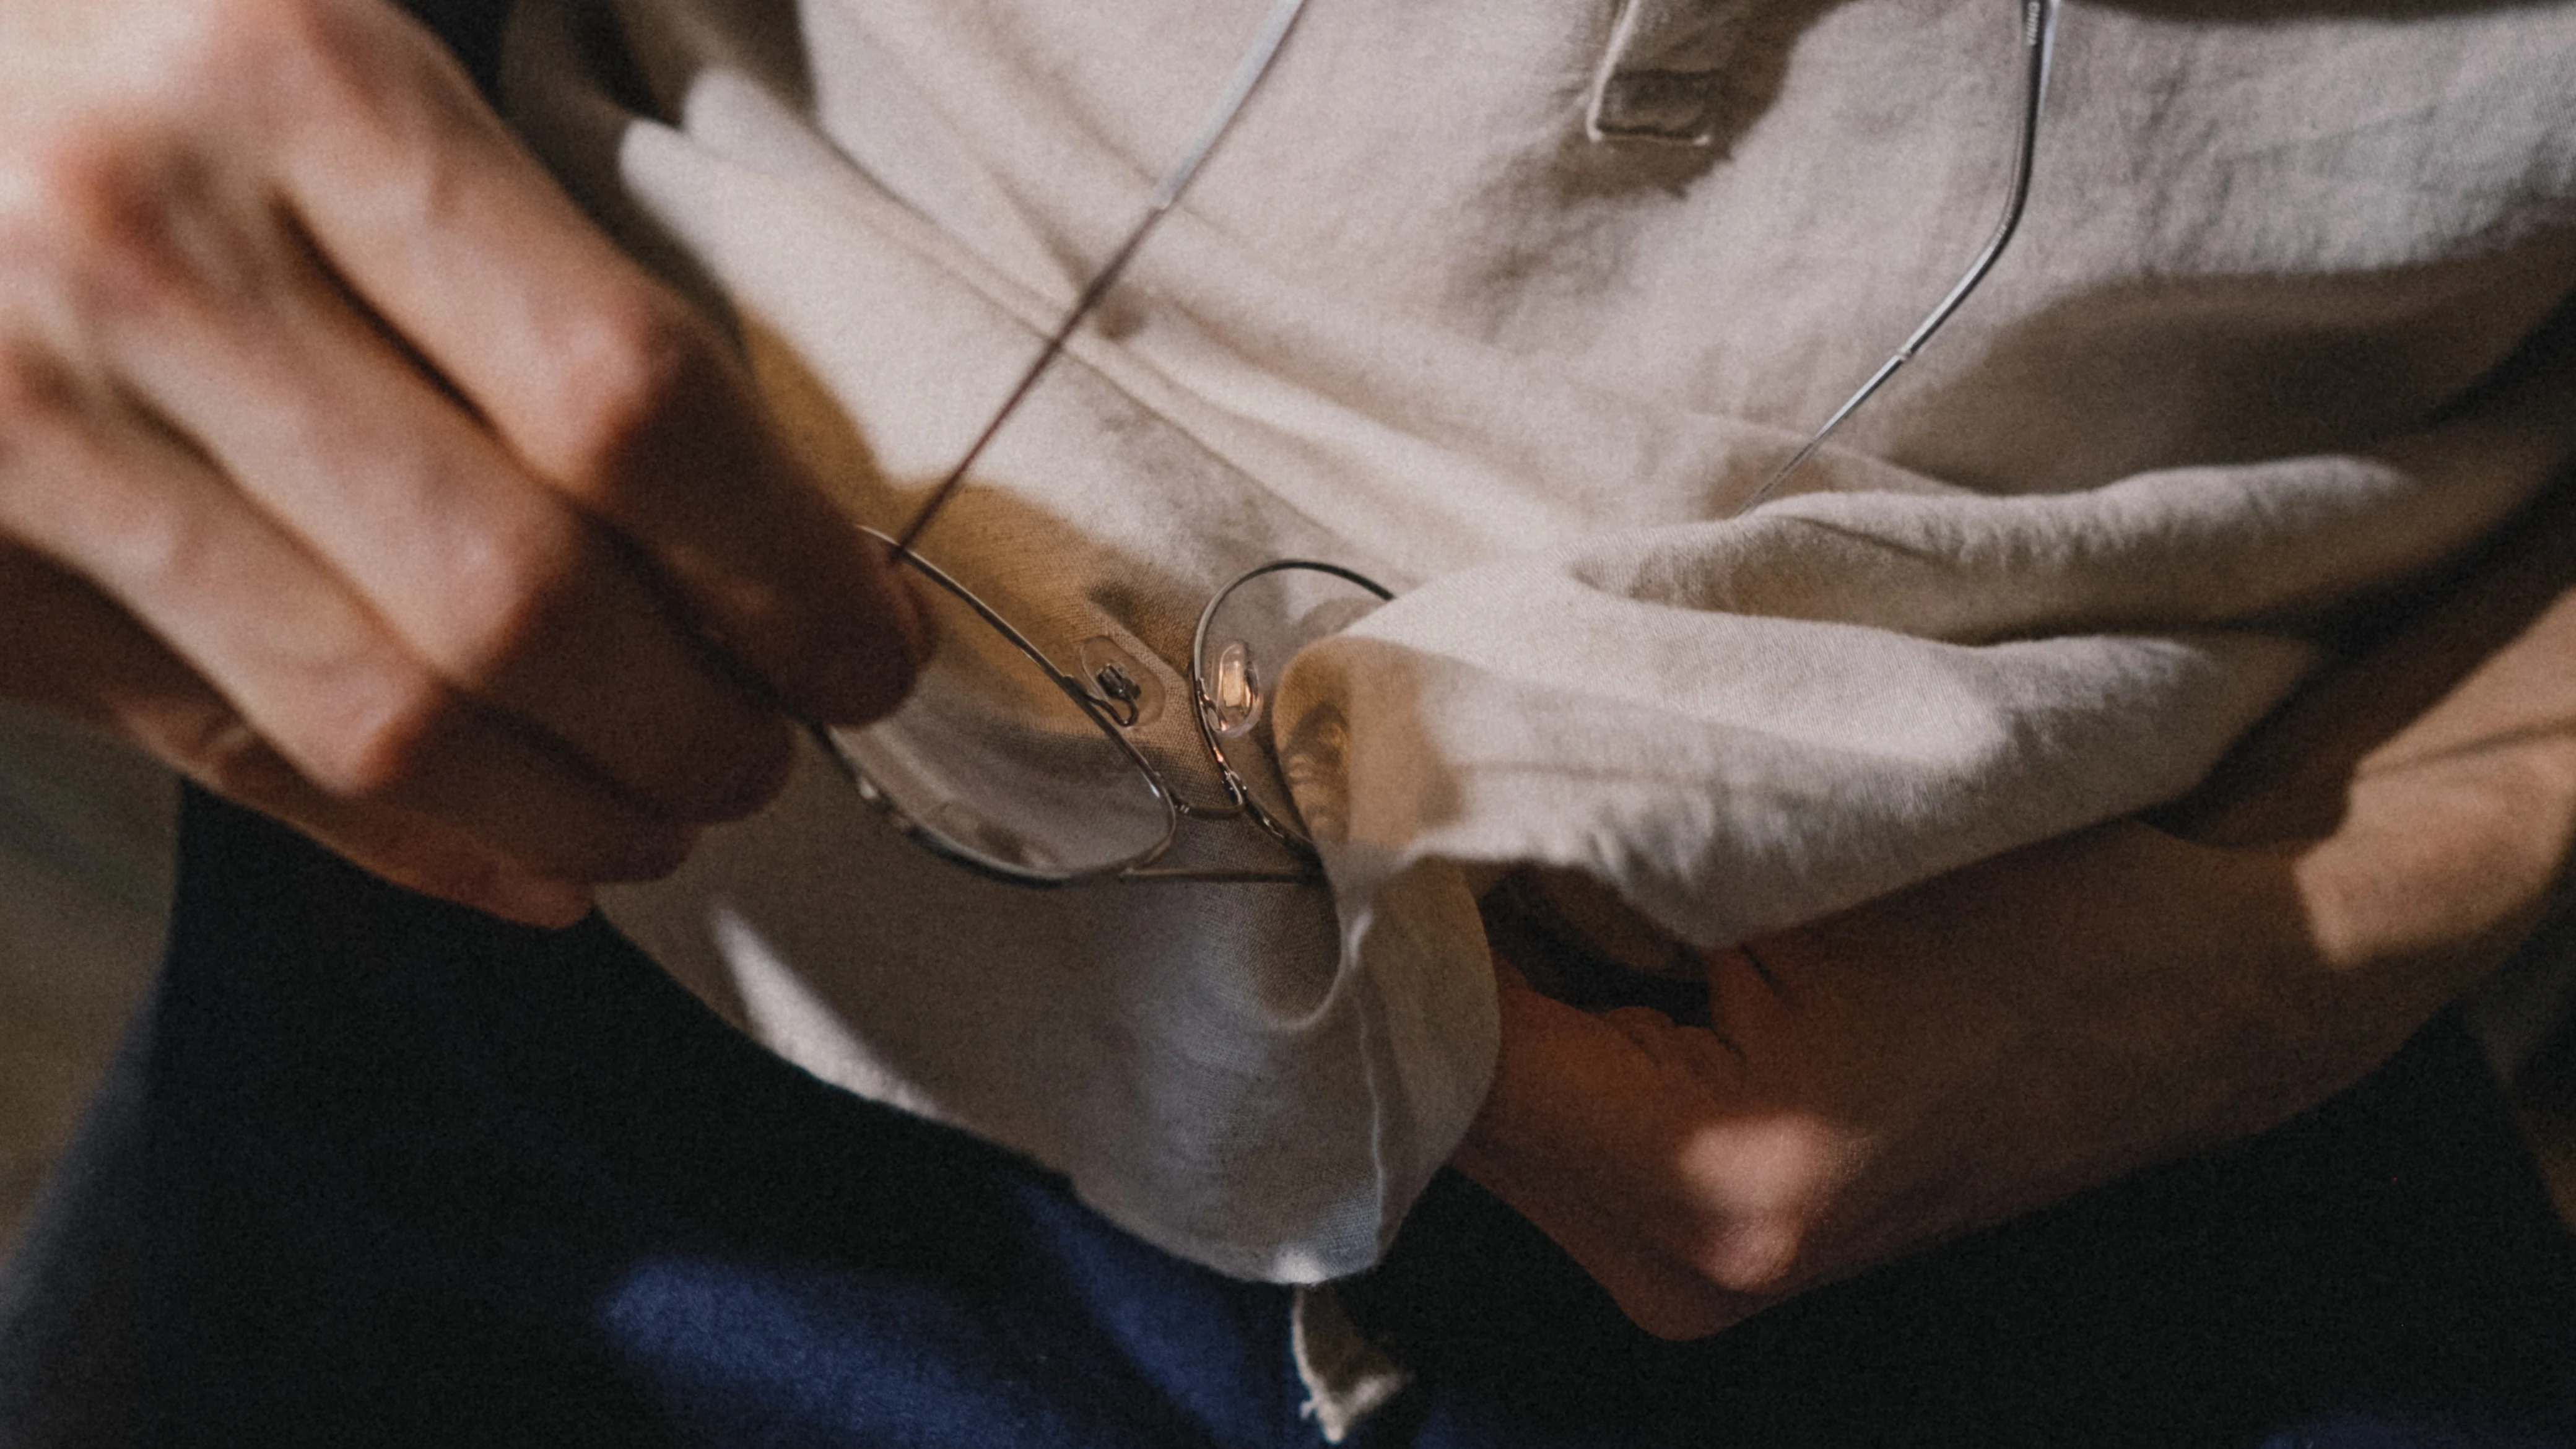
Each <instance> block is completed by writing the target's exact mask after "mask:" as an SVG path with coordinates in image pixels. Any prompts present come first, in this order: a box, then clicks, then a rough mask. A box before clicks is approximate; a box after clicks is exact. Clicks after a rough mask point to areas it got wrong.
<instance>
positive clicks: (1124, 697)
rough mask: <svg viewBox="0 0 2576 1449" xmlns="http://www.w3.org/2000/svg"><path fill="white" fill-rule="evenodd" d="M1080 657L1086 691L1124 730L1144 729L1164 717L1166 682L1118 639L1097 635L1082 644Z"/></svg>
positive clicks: (1083, 685)
mask: <svg viewBox="0 0 2576 1449" xmlns="http://www.w3.org/2000/svg"><path fill="white" fill-rule="evenodd" d="M1077 657H1078V658H1079V659H1080V660H1081V663H1082V687H1083V690H1084V692H1085V693H1087V694H1089V695H1090V696H1091V700H1092V703H1094V704H1097V705H1099V706H1100V707H1101V709H1102V710H1104V711H1106V712H1107V713H1108V715H1109V717H1110V718H1111V719H1113V720H1116V721H1117V722H1118V725H1119V727H1120V728H1122V729H1131V730H1132V729H1142V728H1143V727H1145V726H1146V725H1149V724H1152V723H1153V722H1154V721H1155V720H1156V719H1158V718H1160V717H1161V716H1162V713H1163V685H1162V681H1161V680H1160V679H1158V678H1156V677H1155V674H1154V671H1152V670H1150V669H1147V668H1145V667H1144V666H1143V665H1141V664H1138V663H1137V662H1136V656H1134V655H1132V654H1130V653H1128V652H1127V651H1126V650H1125V649H1124V648H1121V647H1120V646H1119V644H1118V641H1117V640H1115V639H1112V638H1110V637H1109V636H1108V635H1106V634H1094V635H1093V636H1091V637H1090V638H1088V639H1085V640H1083V641H1082V643H1081V645H1080V646H1079V650H1078V656H1077Z"/></svg>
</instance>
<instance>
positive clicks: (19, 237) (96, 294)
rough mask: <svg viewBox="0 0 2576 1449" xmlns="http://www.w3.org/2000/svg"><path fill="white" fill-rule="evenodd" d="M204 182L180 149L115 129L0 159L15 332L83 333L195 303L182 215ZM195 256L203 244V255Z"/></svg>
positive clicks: (2, 225) (3, 266)
mask: <svg viewBox="0 0 2576 1449" xmlns="http://www.w3.org/2000/svg"><path fill="white" fill-rule="evenodd" d="M205 184H206V178H205V176H204V174H203V172H202V169H201V168H199V167H197V166H195V165H194V164H193V163H192V162H191V161H190V159H189V158H188V157H187V156H186V155H185V154H184V153H183V152H181V151H180V150H178V149H176V148H172V147H166V146H163V145H161V144H160V143H158V142H156V141H154V140H153V139H151V138H150V137H149V136H144V135H137V134H134V133H132V132H131V131H117V130H114V129H112V128H100V129H92V130H88V131H86V132H83V133H79V134H73V133H70V132H66V133H63V134H57V135H53V136H47V137H38V138H24V140H23V144H21V145H19V146H17V147H15V148H13V149H12V151H11V153H10V154H9V156H8V157H7V159H6V160H5V161H0V276H5V277H6V278H7V280H8V282H9V287H8V291H9V293H10V294H12V297H13V303H12V305H11V306H10V307H9V311H10V312H11V313H12V314H13V320H15V321H16V322H17V323H18V324H20V325H22V326H39V327H43V328H46V329H48V330H51V331H55V332H57V333H70V332H77V331H81V330H85V325H86V323H87V322H90V321H95V320H96V319H98V318H102V317H111V316H119V315H134V314H137V313H144V312H150V311H153V310H156V309H160V308H165V307H167V306H168V305H169V304H170V303H172V302H173V301H174V300H176V299H178V298H180V297H182V296H186V295H191V294H192V293H193V292H194V291H195V290H196V289H197V286H198V271H199V268H198V267H197V266H195V265H192V263H191V258H190V248H189V246H188V245H187V238H188V237H189V236H191V235H192V234H193V235H196V236H197V237H198V239H199V241H200V243H201V244H202V243H204V242H206V241H207V240H208V238H207V237H206V236H205V234H204V233H205V231H206V229H205V228H203V227H194V226H191V225H190V224H189V223H188V222H187V221H186V220H185V219H184V216H185V214H186V213H188V212H191V211H202V210H203V209H204V201H205V197H204V191H205ZM200 250H202V245H201V247H200Z"/></svg>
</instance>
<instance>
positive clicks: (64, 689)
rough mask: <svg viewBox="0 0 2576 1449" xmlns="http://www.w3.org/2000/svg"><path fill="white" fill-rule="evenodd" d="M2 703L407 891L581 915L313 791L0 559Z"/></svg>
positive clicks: (560, 890) (66, 581) (483, 855)
mask: <svg viewBox="0 0 2576 1449" xmlns="http://www.w3.org/2000/svg"><path fill="white" fill-rule="evenodd" d="M0 658H6V659H8V660H9V661H10V664H11V672H10V675H9V681H8V682H9V685H10V694H11V696H12V697H13V698H18V699H21V700H24V701H26V702H30V703H35V704H40V705H48V706H52V707H54V708H56V709H59V710H62V711H64V712H66V713H69V714H72V715H74V716H75V717H78V718H82V719H84V720H86V721H87V722H89V723H91V724H94V725H97V726H100V727H102V728H105V729H108V730H110V731H112V732H115V733H118V734H121V735H123V736H125V737H126V738H128V739H132V740H134V741H136V742H138V743H140V744H142V745H143V746H145V747H146V748H147V749H149V750H151V751H152V752H153V753H154V754H156V755H158V756H160V757H161V758H162V759H164V760H166V761H168V762H170V763H171V764H173V765H175V766H176V767H178V768H179V769H180V770H182V771H183V772H184V773H186V774H188V775H189V776H190V777H192V778H194V779H196V780H197V781H198V782H199V783H201V784H204V785H206V786H207V787H208V788H210V789H215V790H218V791H221V792H222V793H224V794H226V795H229V796H231V797H232V798H234V799H238V800H241V801H243V802H244V803H246V804H249V805H252V806H254V807H256V808H258V809H261V810H265V811H267V812H268V813H270V814H272V815H275V816H277V817H278V818H280V819H283V820H286V821H288V822H289V823H291V824H294V825H296V826H298V827H299V828H301V829H303V830H304V831H305V833H307V834H309V835H311V836H313V837H314V838H316V839H318V840H320V841H321V842H322V843H323V844H325V845H328V846H330V847H332V848H333V849H336V850H338V851H339V852H340V853H341V854H343V855H346V856H348V857H349V858H350V859H352V860H355V861H357V862H358V863H359V864H361V865H363V866H366V867H367V868H369V869H371V870H374V871H375V872H377V873H378V874H380V875H383V876H385V877H386V878H387V879H390V880H393V881H395V882H397V883H399V884H402V885H406V886H409V887H411V888H412V889H414V890H418V891H422V892H425V893H427V894H431V895H435V896H440V897H443V898H445V899H448V900H453V901H460V902H463V903H464V904H467V905H470V906H473V907H476V908H477V909H480V910H484V911H488V912H491V913H492V914H494V915H498V916H501V917H504V918H506V919H509V920H514V921H518V922H521V923H523V924H527V925H534V926H564V925H570V924H571V923H573V922H574V921H577V920H579V919H580V918H581V917H582V916H583V915H585V914H587V913H588V911H589V908H590V894H589V891H588V890H587V889H586V888H584V887H583V886H581V885H579V884H576V883H573V882H568V881H556V880H548V879H545V878H543V877H539V876H534V875H530V874H528V873H526V872H524V871H522V870H520V869H518V868H517V867H515V866H514V865H513V864H512V863H511V862H510V861H508V860H507V859H505V858H504V857H503V856H501V855H500V854H498V853H496V852H494V851H493V850H491V849H490V848H489V847H487V846H484V845H482V844H481V843H480V842H478V841H476V840H475V839H474V838H473V837H472V836H470V835H467V834H465V833H464V832H462V831H459V830H456V829H453V828H451V827H448V826H445V825H443V824H440V823H438V822H436V821H434V820H432V819H430V818H428V817H425V816H418V815H411V814H407V813H404V812H401V811H398V810H395V809H392V808H390V807H384V806H369V805H364V804H356V803H352V802H348V801H344V800H340V799H337V798H335V797H333V796H331V795H329V794H327V793H325V792H323V791H321V790H318V789H316V788H314V787H313V786H312V785H311V784H309V783H307V782H306V781H305V780H304V778H303V777H302V776H301V775H300V774H298V773H297V772H296V771H295V770H294V768H293V767H292V766H290V765H288V764H287V763H286V761H285V760H284V759H283V758H281V757H280V756H279V755H278V754H277V753H276V752H275V751H274V750H271V749H270V748H269V747H268V746H267V745H266V744H265V743H264V742H263V741H261V740H260V739H259V737H258V735H257V734H256V733H255V732H254V731H252V730H251V729H250V728H249V727H248V726H247V725H246V724H244V723H243V721H242V719H241V717H240V715H239V714H237V713H236V712H235V711H234V710H233V709H232V707H231V706H230V705H229V704H228V703H226V702H225V701H224V699H223V698H222V696H220V695H218V694H216V693H215V692H214V691H213V690H212V689H210V688H208V687H207V686H206V685H205V684H204V683H203V682H202V681H201V680H200V679H198V677H197V675H196V674H195V672H194V671H192V670H190V669H189V668H188V667H187V665H186V664H184V663H183V662H181V660H180V659H179V658H178V656H176V655H175V654H172V653H171V652H170V651H169V650H168V649H166V648H164V647H163V646H162V645H161V643H160V642H159V641H158V640H156V639H154V638H153V637H152V636H151V635H150V634H148V633H146V632H145V631H144V630H142V629H141V628H139V627H138V626H136V625H135V624H134V623H133V621H132V620H131V619H129V618H128V617H127V616H126V615H125V614H124V613H123V611H121V610H119V609H117V608H116V607H115V606H114V605H112V604H110V603H109V602H108V601H107V600H106V599H104V598H102V597H100V595H99V594H98V593H97V592H96V591H95V590H93V589H91V588H90V587H89V586H88V585H86V584H84V583H82V582H80V581H79V580H76V579H74V578H72V577H71V576H70V575H68V574H65V573H63V572H62V571H60V570H59V569H56V568H54V567H53V566H52V565H50V564H48V563H45V562H43V561H42V560H40V559H38V558H36V557H35V556H34V555H32V554H29V553H27V552H25V551H23V550H19V549H13V548H8V547H6V546H0Z"/></svg>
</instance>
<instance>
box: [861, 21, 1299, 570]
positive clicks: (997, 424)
mask: <svg viewBox="0 0 2576 1449" xmlns="http://www.w3.org/2000/svg"><path fill="white" fill-rule="evenodd" d="M1305 8H1306V0H1275V3H1274V4H1272V6H1271V7H1270V14H1269V16H1268V18H1267V19H1265V20H1264V21H1263V22H1262V27H1261V31H1260V33H1259V34H1258V35H1257V36H1255V37H1254V39H1253V42H1252V48H1251V49H1249V50H1247V51H1245V52H1244V53H1243V59H1242V60H1241V61H1240V62H1238V63H1237V64H1236V65H1235V68H1234V76H1233V79H1231V80H1230V81H1228V82H1227V83H1226V88H1225V92H1224V94H1223V95H1221V96H1219V97H1218V98H1217V103H1216V105H1215V106H1214V107H1212V108H1211V109H1210V110H1209V111H1208V116H1207V120H1206V121H1205V122H1204V123H1202V124H1201V125H1200V127H1199V134H1198V138H1197V139H1196V140H1194V141H1192V142H1191V143H1190V147H1189V149H1188V150H1187V151H1184V152H1182V153H1181V159H1180V160H1178V161H1176V162H1174V163H1172V169H1171V170H1169V171H1167V172H1165V173H1164V175H1163V179H1162V181H1161V183H1160V184H1158V185H1157V186H1155V188H1154V194H1153V196H1152V197H1150V198H1149V199H1147V201H1146V203H1145V214H1144V215H1143V216H1141V217H1139V218H1137V220H1136V225H1135V226H1134V227H1133V228H1132V229H1130V230H1129V231H1128V233H1127V239H1126V240H1125V241H1122V242H1120V243H1119V244H1118V250H1116V251H1114V252H1112V253H1110V255H1109V260H1108V261H1106V262H1103V263H1101V265H1100V270H1099V271H1097V272H1095V273H1093V274H1092V277H1091V280H1090V281H1089V282H1086V283H1084V284H1083V288H1082V293H1081V295H1080V296H1078V297H1076V298H1075V299H1074V303H1073V307H1072V310H1070V311H1068V312H1066V313H1065V314H1064V320H1063V321H1061V322H1058V323H1057V324H1056V325H1055V331H1053V332H1051V333H1049V334H1047V339H1046V343H1045V345H1044V346H1042V347H1040V348H1039V349H1038V355H1037V356H1036V357H1035V358H1033V359H1031V360H1030V362H1029V366H1028V370H1027V371H1026V372H1023V373H1021V374H1020V380H1019V382H1018V383H1017V384H1016V385H1015V386H1013V387H1012V389H1011V392H1010V395H1009V396H1008V397H1005V398H1003V399H1002V405H1001V407H999V408H997V409H995V410H994V413H993V417H992V420H991V421H989V422H987V423H985V424H984V430H983V431H982V432H980V433H978V434H976V435H975V441H974V442H973V443H972V444H970V445H968V447H967V449H966V453H965V456H963V457H961V458H959V459H958V460H957V466H955V467H954V468H951V469H949V470H948V476H946V477H944V478H942V479H940V480H939V486H938V487H936V488H934V489H932V490H931V491H930V496H929V497H928V498H926V499H924V500H922V504H921V507H920V508H919V509H918V510H917V511H915V512H914V514H913V515H912V521H911V522H909V523H907V524H905V525H904V526H903V529H902V531H901V532H899V533H897V534H896V535H895V540H894V552H895V556H896V557H897V558H901V557H903V556H904V555H906V554H909V553H911V552H912V544H913V540H915V539H917V538H919V537H920V536H921V531H922V530H923V529H925V528H928V527H929V526H930V521H931V519H933V518H935V517H937V516H938V514H939V510H941V509H942V508H945V507H947V506H948V500H949V499H950V498H951V497H952V496H954V495H955V494H956V492H957V489H958V487H959V485H961V484H963V483H964V482H965V481H966V474H967V471H968V470H969V469H971V468H973V467H974V466H975V462H976V460H977V459H979V458H981V457H983V456H984V449H985V448H986V447H988V446H990V445H991V443H992V441H993V438H994V436H995V435H997V434H999V433H1000V432H1001V431H1002V424H1004V423H1006V422H1008V421H1010V418H1011V414H1013V413H1015V412H1017V411H1019V407H1020V404H1021V403H1022V402H1023V401H1025V400H1026V399H1027V397H1028V395H1029V392H1030V390H1031V389H1033V388H1035V387H1036V386H1037V385H1038V379H1039V378H1041V377H1043V376H1045V375H1046V371H1047V369H1048V368H1049V367H1052V366H1053V365H1054V364H1055V360H1056V358H1057V357H1058V356H1059V355H1061V354H1062V353H1063V351H1064V349H1065V346H1066V344H1068V343H1070V342H1071V341H1072V340H1073V334H1074V332H1075V331H1076V329H1078V328H1080V327H1081V326H1082V324H1083V321H1084V319H1085V318H1088V317H1089V316H1090V315H1091V314H1092V313H1093V312H1094V311H1095V310H1097V309H1098V308H1099V306H1100V304H1101V302H1102V301H1103V300H1105V299H1106V298H1107V297H1108V296H1109V289H1110V288H1112V287H1114V286H1116V285H1118V278H1119V275H1120V274H1121V273H1123V272H1125V271H1126V270H1127V263H1128V262H1130V261H1132V260H1133V259H1134V258H1135V256H1136V251H1137V249H1138V248H1139V247H1142V246H1143V245H1144V244H1145V238H1146V237H1148V236H1150V235H1152V234H1153V231H1154V227H1155V226H1156V225H1157V224H1158V223H1160V222H1161V221H1162V219H1163V217H1164V216H1165V215H1166V214H1168V213H1169V212H1170V211H1171V209H1172V208H1173V207H1174V206H1176V205H1178V204H1179V203H1180V200H1181V194H1182V193H1183V192H1185V191H1187V190H1189V189H1190V183H1191V182H1192V181H1194V180H1196V179H1197V177H1198V174H1199V167H1200V166H1201V165H1203V164H1205V162H1206V161H1207V158H1208V157H1209V156H1210V155H1212V154H1214V152H1215V151H1216V148H1217V143H1218V142H1220V141H1222V140H1224V139H1225V133H1226V132H1227V131H1229V130H1231V129H1232V128H1233V126H1234V121H1235V118H1236V117H1237V116H1240V115H1242V114H1243V107H1244V103H1245V102H1247V101H1249V100H1251V99H1252V93H1253V92H1254V91H1256V90H1258V89H1260V87H1261V81H1262V77H1264V76H1265V75H1267V74H1269V72H1270V63H1271V62H1272V61H1273V60H1276V59H1277V58H1278V56H1279V49H1280V47H1281V46H1282V45H1284V44H1286V43H1287V40H1288V32H1289V30H1290V29H1291V28H1293V27H1294V26H1295V25H1296V23H1297V16H1298V14H1299V13H1300V12H1302V11H1303V10H1304V9H1305Z"/></svg>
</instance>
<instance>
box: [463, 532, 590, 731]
mask: <svg viewBox="0 0 2576 1449" xmlns="http://www.w3.org/2000/svg"><path fill="white" fill-rule="evenodd" d="M590 554H591V550H590V549H589V548H588V547H586V546H585V540H584V539H583V538H582V536H581V535H580V533H579V531H578V529H577V527H576V526H575V525H573V524H572V523H570V522H569V521H567V520H561V519H558V518H546V517H539V518H535V519H531V520H529V521H527V522H525V523H522V524H521V525H520V526H518V527H516V528H512V529H506V530H501V531H497V532H491V533H486V534H483V535H482V536H480V537H477V538H475V539H473V540H471V541H469V542H466V543H464V544H462V545H460V546H459V547H457V548H456V549H455V550H454V551H453V552H452V554H451V572H450V573H449V575H448V577H447V583H446V592H447V595H448V603H447V607H448V608H449V609H450V610H451V615H450V623H449V628H450V630H451V631H452V633H451V637H450V643H449V646H448V654H449V657H448V658H447V659H446V660H444V661H443V662H444V664H445V665H446V667H447V668H448V670H449V672H450V673H451V674H452V675H453V676H454V677H455V678H456V679H457V680H458V681H459V682H460V683H461V684H462V685H463V686H464V687H466V688H467V689H470V690H478V691H479V690H486V689H488V688H490V687H491V686H494V685H496V684H497V683H499V682H500V681H502V680H503V679H505V678H506V677H508V676H510V675H511V674H512V673H514V672H515V671H517V670H519V669H522V668H525V667H526V666H527V665H528V664H529V663H530V662H531V661H537V660H543V659H547V658H551V657H555V656H557V655H558V654H560V653H561V651H562V647H563V646H564V645H565V644H566V642H567V641H569V640H571V639H572V638H573V637H574V634H575V631H576V629H577V627H578V620H579V619H580V617H581V615H582V614H583V612H584V608H585V605H586V603H587V601H588V599H589V597H590V593H591V589H590V585H589V579H590V569H591V565H592V562H593V560H592V559H591V557H590Z"/></svg>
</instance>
